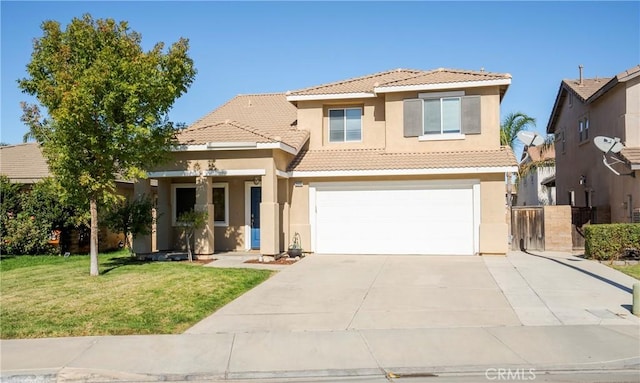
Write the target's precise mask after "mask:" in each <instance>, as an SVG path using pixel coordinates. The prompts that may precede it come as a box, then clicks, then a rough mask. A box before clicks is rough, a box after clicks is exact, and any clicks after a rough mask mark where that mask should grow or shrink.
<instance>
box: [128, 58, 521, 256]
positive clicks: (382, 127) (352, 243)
mask: <svg viewBox="0 0 640 383" xmlns="http://www.w3.org/2000/svg"><path fill="white" fill-rule="evenodd" d="M510 83H511V76H510V75H509V74H498V73H488V72H484V71H461V70H449V69H437V70H431V71H421V70H407V69H397V70H392V71H387V72H382V73H375V74H372V75H367V76H363V77H358V78H352V79H348V80H343V81H339V82H335V83H330V84H324V85H319V86H315V87H310V88H306V89H302V90H298V91H291V92H287V93H276V94H256V95H240V96H237V97H235V98H233V99H231V100H230V101H229V102H227V103H226V104H224V105H222V106H221V107H219V108H218V109H216V110H214V111H213V112H211V113H210V114H208V115H206V116H205V117H203V118H202V119H200V120H198V121H196V122H195V123H194V124H193V125H191V126H190V127H189V128H187V129H185V130H183V131H180V132H179V133H178V135H177V139H178V141H179V143H180V146H179V147H178V148H177V149H176V150H175V152H174V153H173V161H171V162H169V163H167V164H165V165H163V166H159V167H157V168H155V169H153V170H152V171H150V173H149V176H150V178H151V179H156V180H157V181H158V213H159V217H160V218H159V219H158V222H157V225H158V226H157V234H158V237H157V241H158V242H157V243H158V248H159V249H160V250H172V249H176V248H182V247H183V246H184V243H183V242H182V240H181V238H180V230H179V226H178V224H177V223H176V218H177V217H178V216H179V215H180V214H181V213H182V212H185V211H188V210H191V209H196V210H199V211H206V212H208V213H209V214H208V216H209V223H208V225H207V227H206V228H204V229H203V230H202V232H201V233H199V234H198V235H197V237H196V239H195V248H196V253H198V254H200V255H210V254H212V253H214V251H223V250H250V249H255V250H258V251H260V253H262V254H268V255H274V254H279V253H281V252H283V251H285V250H286V249H287V247H288V245H289V244H290V243H291V240H292V238H293V236H294V235H295V233H299V235H300V238H301V244H302V247H303V249H304V251H306V252H316V253H336V254H341V253H342V254H346V253H354V254H470V255H471V254H479V253H497V254H504V253H505V252H506V251H507V235H508V233H507V232H508V230H507V224H506V221H505V204H504V194H503V192H504V187H505V183H504V180H505V172H507V171H511V172H514V171H516V170H517V168H516V161H515V157H514V155H513V152H512V151H511V149H510V148H508V147H502V146H500V133H499V131H500V103H501V101H502V98H503V96H504V94H505V92H506V90H507V88H508V86H509V84H510ZM136 185H137V188H138V190H141V191H143V190H144V188H145V187H146V186H145V185H144V183H143V182H139V183H137V184H136ZM135 249H136V251H137V252H139V253H142V252H144V251H149V249H150V247H149V243H148V241H137V244H136V246H135Z"/></svg>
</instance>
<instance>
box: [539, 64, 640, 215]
mask: <svg viewBox="0 0 640 383" xmlns="http://www.w3.org/2000/svg"><path fill="white" fill-rule="evenodd" d="M547 133H551V134H554V135H555V148H556V180H555V182H556V191H557V204H559V205H572V206H578V207H593V208H595V210H596V212H595V213H596V214H595V217H596V218H595V220H594V221H595V222H594V223H608V222H632V220H633V215H634V214H633V212H634V209H640V177H638V174H637V173H638V172H637V170H638V169H640V65H638V66H635V67H633V68H630V69H629V70H626V71H624V72H622V73H620V74H618V75H617V76H615V77H613V78H583V76H582V67H581V68H580V77H579V78H578V79H577V80H563V81H562V82H561V83H560V89H559V90H558V94H557V96H556V100H555V104H554V106H553V110H552V112H551V117H550V119H549V123H548V124H547ZM596 136H607V137H611V138H614V137H617V138H620V140H621V142H622V143H623V144H624V146H625V148H624V149H623V150H622V152H620V154H619V155H617V156H616V157H617V160H619V161H620V163H618V164H616V165H615V168H616V169H617V171H619V172H620V173H621V174H625V173H627V174H628V173H636V176H635V177H632V176H630V175H620V176H617V175H615V174H614V173H613V172H612V171H611V170H609V169H608V168H607V167H606V166H605V165H604V164H603V162H602V161H603V152H601V151H600V150H598V148H596V146H595V145H594V143H593V138H594V137H596ZM608 161H609V162H613V161H612V160H611V159H609V160H608Z"/></svg>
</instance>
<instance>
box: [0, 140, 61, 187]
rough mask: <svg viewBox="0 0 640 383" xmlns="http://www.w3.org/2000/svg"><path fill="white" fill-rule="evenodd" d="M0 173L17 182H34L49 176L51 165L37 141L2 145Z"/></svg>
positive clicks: (0, 148) (0, 147)
mask: <svg viewBox="0 0 640 383" xmlns="http://www.w3.org/2000/svg"><path fill="white" fill-rule="evenodd" d="M0 174H2V175H5V176H7V177H9V179H10V180H11V181H13V182H17V183H33V182H37V181H38V180H40V179H42V178H46V177H49V176H50V174H49V166H48V165H47V161H46V160H45V159H44V157H43V156H42V151H41V150H40V145H38V144H37V143H35V142H30V143H26V144H18V145H9V146H0Z"/></svg>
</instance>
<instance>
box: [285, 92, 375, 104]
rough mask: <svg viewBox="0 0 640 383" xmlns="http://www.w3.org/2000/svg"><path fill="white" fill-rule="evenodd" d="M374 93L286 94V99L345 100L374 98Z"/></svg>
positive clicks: (291, 100) (290, 100)
mask: <svg viewBox="0 0 640 383" xmlns="http://www.w3.org/2000/svg"><path fill="white" fill-rule="evenodd" d="M374 97H376V94H375V93H369V92H356V93H325V94H304V95H295V94H294V95H288V96H287V101H289V102H294V101H316V100H345V99H353V98H374Z"/></svg>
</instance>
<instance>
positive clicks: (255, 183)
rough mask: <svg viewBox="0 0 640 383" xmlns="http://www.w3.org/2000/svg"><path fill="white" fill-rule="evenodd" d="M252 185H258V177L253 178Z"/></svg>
mask: <svg viewBox="0 0 640 383" xmlns="http://www.w3.org/2000/svg"><path fill="white" fill-rule="evenodd" d="M253 184H254V185H260V177H258V176H256V177H253Z"/></svg>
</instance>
